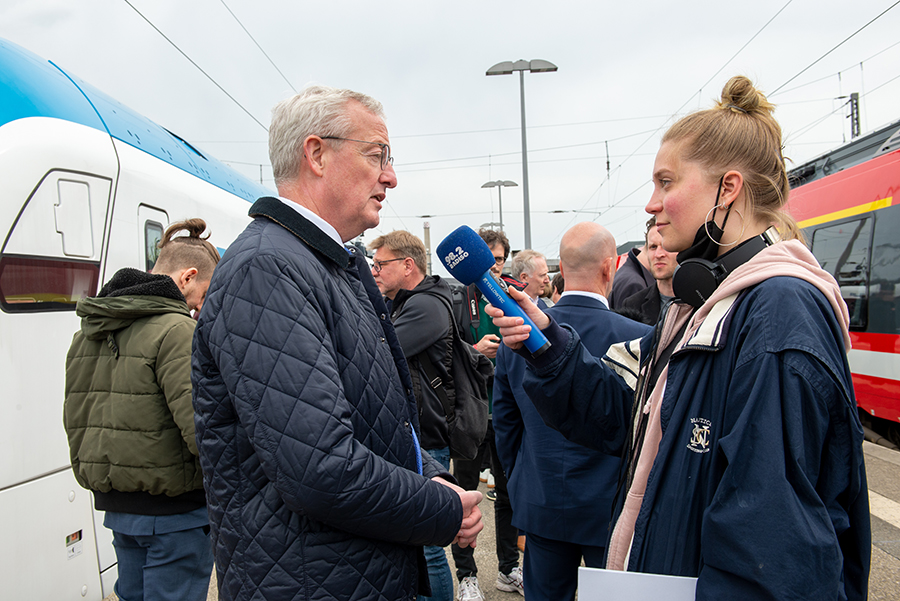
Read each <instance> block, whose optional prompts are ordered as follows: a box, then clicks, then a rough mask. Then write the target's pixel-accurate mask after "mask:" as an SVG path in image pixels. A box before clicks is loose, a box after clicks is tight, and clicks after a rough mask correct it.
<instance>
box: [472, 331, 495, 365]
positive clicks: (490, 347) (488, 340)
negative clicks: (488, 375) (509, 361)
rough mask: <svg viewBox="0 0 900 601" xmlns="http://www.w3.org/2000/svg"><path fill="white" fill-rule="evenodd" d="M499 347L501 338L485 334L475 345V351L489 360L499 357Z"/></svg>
mask: <svg viewBox="0 0 900 601" xmlns="http://www.w3.org/2000/svg"><path fill="white" fill-rule="evenodd" d="M499 346H500V337H499V336H497V335H496V334H485V335H484V337H483V338H482V339H481V340H479V341H478V342H476V343H475V350H476V351H478V352H479V353H481V354H482V355H484V356H485V357H487V358H488V359H493V358H494V357H496V356H497V348H499Z"/></svg>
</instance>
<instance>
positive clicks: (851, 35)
mask: <svg viewBox="0 0 900 601" xmlns="http://www.w3.org/2000/svg"><path fill="white" fill-rule="evenodd" d="M898 4H900V0H897V2H894V3H893V4H891V5H890V6H889V7H887V8H886V9H884V10H883V11H881V13H879V14H878V16H876V17H874V18H873V19H872V20H870V21H869V22H868V23H866V24H865V25H863V26H862V27H860V28H859V29H857V30H856V31H854V32H853V33H851V34H850V35H849V36H847V37H846V38H844V39H843V40H842V41H841V42H840V43H839V44H838V45H837V46H835V47H834V48H832V49H831V50H829V51H828V52H826V53H825V54H823V55H822V56H820V57H819V58H817V59H816V60H814V61H813V62H811V63H810V64H809V65H807V66H806V67H804V68H803V69H801V70H800V72H799V73H797V74H796V75H794V76H793V77H791V78H790V79H789V80H787V81H786V82H784V83H783V84H781V85H780V86H778V87H777V88H775V89H774V90H772V92H771V93H770V94H769V95H770V96H771V95H773V94H777V93H778V91H779V90H780V89H781V88H783V87H784V86H786V85H788V84H789V83H791V82H792V81H794V80H795V79H797V78H798V77H800V76H801V75H803V74H804V73H806V72H807V71H809V70H810V69H811V68H812V67H813V66H815V65H816V64H818V63H819V61H821V60H822V59H823V58H825V57H826V56H828V55H829V54H831V53H832V52H834V51H835V50H837V49H838V48H840V47H841V46H843V45H844V44H846V43H847V42H848V41H850V40H851V39H852V38H853V37H855V36H856V35H857V34H859V32H861V31H862V30H864V29H865V28H866V27H868V26H869V25H871V24H872V23H874V22H875V21H877V20H878V19H880V18H881V17H883V16H884V15H885V14H886V13H887V12H888V11H889V10H891V9H892V8H894V7H895V6H897V5H898Z"/></svg>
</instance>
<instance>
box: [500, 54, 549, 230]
mask: <svg viewBox="0 0 900 601" xmlns="http://www.w3.org/2000/svg"><path fill="white" fill-rule="evenodd" d="M557 69H558V67H557V66H556V65H554V64H553V63H551V62H550V61H545V60H540V59H537V60H532V61H526V60H517V61H516V62H512V61H504V62H502V63H497V64H496V65H494V66H493V67H491V68H490V69H488V70H487V72H486V73H485V75H510V74H512V72H513V71H518V72H519V99H520V105H521V112H522V181H523V182H524V183H523V184H522V197H523V204H524V209H525V248H531V205H530V202H529V198H528V144H527V143H526V141H525V71H531V72H532V73H551V72H553V71H556V70H557ZM500 221H503V219H501V220H500Z"/></svg>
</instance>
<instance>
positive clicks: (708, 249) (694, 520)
mask: <svg viewBox="0 0 900 601" xmlns="http://www.w3.org/2000/svg"><path fill="white" fill-rule="evenodd" d="M773 110H774V107H773V105H772V104H771V103H770V102H769V101H768V100H767V99H766V97H765V96H764V95H763V94H762V93H761V92H759V91H758V90H757V89H756V88H755V87H754V86H753V84H752V83H751V82H750V80H748V79H747V78H746V77H734V78H732V79H731V80H729V81H728V83H727V84H726V85H725V88H724V89H723V91H722V98H721V100H720V101H719V102H718V103H717V104H716V106H715V107H714V108H712V109H709V110H703V111H699V112H697V113H694V114H692V115H688V116H687V117H684V118H683V119H681V120H680V121H678V122H677V123H675V125H673V126H672V127H671V128H670V129H669V130H668V132H667V133H666V134H665V135H664V136H663V139H662V145H661V147H660V149H659V152H658V154H657V156H656V163H655V165H654V172H653V182H654V191H653V195H652V196H651V198H650V202H649V203H648V204H647V211H648V212H649V213H651V214H653V215H655V216H656V231H657V232H658V233H659V235H660V236H662V239H663V247H664V248H665V249H666V250H667V251H672V252H678V253H679V254H678V263H679V268H678V270H677V271H676V272H675V276H674V278H673V287H674V292H675V295H676V299H675V300H674V301H673V302H672V303H670V304H669V305H667V307H666V308H665V309H664V310H663V312H662V314H661V316H660V320H659V322H658V324H657V326H656V328H655V331H654V332H653V333H651V334H649V335H647V336H645V337H644V338H642V339H640V340H636V341H633V342H630V343H626V344H623V345H615V346H613V347H610V348H609V349H608V350H607V352H606V354H605V355H604V356H603V357H602V358H599V357H594V356H592V355H591V354H590V353H589V352H588V351H587V350H586V349H585V347H584V345H583V344H581V342H580V340H579V338H578V335H577V334H576V332H575V330H573V329H572V328H571V327H569V326H568V325H565V324H559V323H557V322H555V321H553V320H551V319H550V318H549V317H547V316H546V315H545V314H544V313H542V312H541V311H539V310H538V309H537V308H536V307H534V305H532V304H531V303H530V302H528V301H527V300H526V298H525V297H524V295H522V294H520V293H518V292H516V291H511V295H512V296H513V297H514V298H516V300H517V301H518V302H519V304H520V305H521V306H522V307H523V308H524V310H525V311H526V312H527V313H528V314H529V316H530V317H531V318H532V319H533V320H534V322H535V324H536V325H537V327H539V328H540V329H541V330H542V331H543V333H544V334H545V335H546V336H547V338H548V339H549V340H550V342H551V343H552V346H551V347H550V349H549V350H548V351H547V352H545V353H544V354H542V355H541V356H540V357H538V358H537V359H534V358H532V357H531V356H530V354H528V353H522V355H523V356H524V357H525V359H526V361H527V362H528V363H529V366H528V369H527V371H526V375H525V383H524V388H525V390H526V391H528V394H529V396H530V397H531V400H532V401H533V402H534V404H535V406H536V407H537V409H538V411H539V412H540V413H541V416H542V417H543V419H544V420H545V421H546V422H547V423H548V424H550V425H552V426H553V427H555V428H557V429H559V431H560V432H562V433H563V434H564V435H565V436H566V437H567V438H569V439H570V440H573V441H575V442H579V443H581V444H583V445H586V446H590V447H593V448H599V449H600V450H604V451H606V452H608V453H621V454H623V457H624V461H625V466H626V467H625V470H624V475H623V481H622V486H621V487H620V494H619V496H618V499H617V502H616V508H615V510H614V516H613V524H612V528H611V530H610V535H609V545H608V555H607V558H606V567H607V568H609V569H614V570H627V571H634V572H647V573H654V574H670V575H676V576H692V577H696V578H697V579H698V580H697V583H696V598H697V599H702V600H708V599H709V600H711V599H742V600H747V599H751V600H752V599H760V600H762V599H766V600H771V599H784V600H788V599H790V600H796V599H809V600H816V601H819V600H822V599H836V600H837V599H841V600H843V599H850V600H859V601H862V600H864V599H866V597H867V587H868V575H869V563H870V554H871V528H870V523H869V504H868V491H867V487H866V472H865V465H864V461H863V453H862V440H863V431H862V426H861V424H860V421H859V416H858V415H857V411H856V401H855V398H854V394H853V385H852V382H851V378H850V369H849V366H848V363H847V351H848V350H849V348H850V338H849V336H848V323H849V319H848V313H847V307H846V305H845V304H844V301H843V300H842V298H841V291H840V288H839V287H838V285H837V283H836V282H835V280H834V278H833V277H832V276H831V275H830V274H829V273H828V272H826V271H824V270H823V269H821V268H820V267H819V264H818V263H817V261H816V259H815V258H814V257H813V255H812V254H811V253H810V251H809V250H808V249H807V248H806V246H805V245H804V243H803V241H802V236H801V234H800V231H799V229H798V227H797V225H796V223H795V222H794V220H793V219H792V218H791V217H790V215H788V214H786V213H785V212H783V210H782V208H783V206H784V204H785V202H786V201H787V198H788V193H789V186H788V180H787V174H786V172H785V166H784V157H783V156H782V138H781V128H780V126H779V125H778V122H777V121H776V120H775V119H774V117H773V115H772V112H773ZM489 312H490V313H491V316H492V317H493V318H494V323H495V324H496V325H497V326H498V327H499V328H500V332H501V334H502V335H503V343H504V344H506V345H507V346H509V347H510V348H512V349H521V347H522V341H523V340H524V339H525V338H527V336H528V331H529V328H528V327H527V326H524V325H522V323H521V322H522V320H521V319H519V318H514V317H503V314H502V312H500V311H499V310H497V309H494V308H489ZM520 352H521V351H520Z"/></svg>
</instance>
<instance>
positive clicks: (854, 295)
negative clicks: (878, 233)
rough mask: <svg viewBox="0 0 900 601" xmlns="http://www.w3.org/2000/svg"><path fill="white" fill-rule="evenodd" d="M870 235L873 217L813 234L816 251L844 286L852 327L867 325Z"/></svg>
mask: <svg viewBox="0 0 900 601" xmlns="http://www.w3.org/2000/svg"><path fill="white" fill-rule="evenodd" d="M871 237H872V219H871V218H870V217H864V218H863V219H857V220H854V221H846V222H844V223H839V224H835V225H828V226H825V227H820V228H818V229H817V230H816V231H815V232H814V233H813V236H812V251H813V253H815V255H816V258H817V259H818V260H819V263H820V264H821V265H822V269H825V270H826V271H828V272H829V273H831V275H833V276H834V279H835V280H837V283H838V285H839V286H840V288H841V296H842V297H844V302H845V303H847V309H848V310H849V312H850V329H851V330H859V329H864V328H865V327H866V321H867V317H868V310H867V305H868V299H869V291H868V287H869V286H868V284H869V244H870V241H871Z"/></svg>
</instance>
